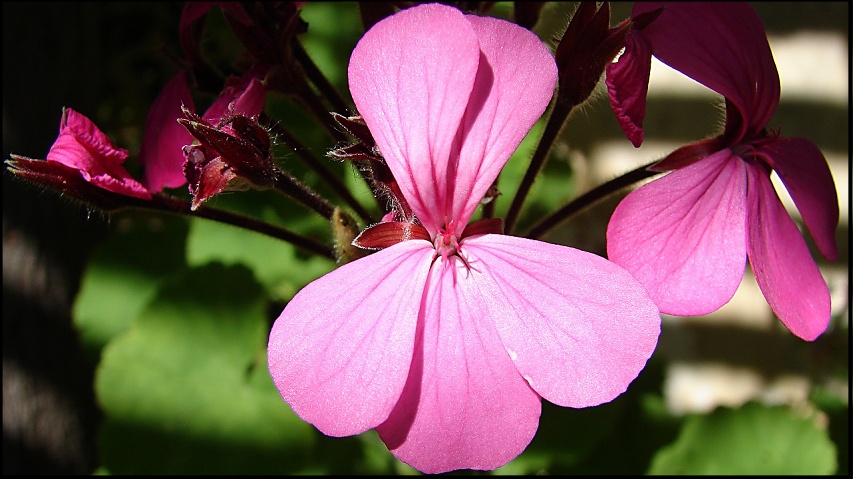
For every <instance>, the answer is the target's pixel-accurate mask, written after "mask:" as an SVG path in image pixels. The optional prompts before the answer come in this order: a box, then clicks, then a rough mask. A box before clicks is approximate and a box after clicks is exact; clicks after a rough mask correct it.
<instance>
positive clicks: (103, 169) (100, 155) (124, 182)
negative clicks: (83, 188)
mask: <svg viewBox="0 0 853 479" xmlns="http://www.w3.org/2000/svg"><path fill="white" fill-rule="evenodd" d="M127 156H128V152H127V150H125V149H124V148H117V147H116V146H115V145H113V142H112V141H110V139H109V137H107V135H106V134H104V132H102V131H101V130H100V129H99V128H98V127H97V125H95V124H94V123H92V120H90V119H89V118H87V117H86V116H84V115H82V114H80V113H78V112H76V111H74V110H72V109H71V108H66V109H64V110H63V112H62V120H61V121H60V124H59V137H58V138H57V139H56V141H55V142H54V143H53V145H52V146H51V147H50V151H49V152H48V153H47V157H46V160H47V161H48V162H56V163H61V164H63V165H65V166H69V167H71V168H74V169H77V170H79V171H80V175H82V176H83V178H84V179H85V180H86V181H87V182H89V183H91V184H93V185H95V186H99V187H101V188H103V189H105V190H108V191H112V192H113V193H119V194H122V195H128V196H133V197H136V198H142V199H146V200H147V199H150V198H151V194H150V193H149V192H148V190H147V189H145V187H144V186H142V185H141V184H140V183H139V182H138V181H136V180H135V179H133V177H131V176H130V173H128V172H127V170H126V169H125V168H124V166H122V163H124V161H125V160H126V159H127Z"/></svg>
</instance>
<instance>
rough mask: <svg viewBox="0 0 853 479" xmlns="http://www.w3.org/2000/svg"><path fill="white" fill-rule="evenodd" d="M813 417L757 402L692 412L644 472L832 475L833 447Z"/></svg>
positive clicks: (825, 431)
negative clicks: (708, 411)
mask: <svg viewBox="0 0 853 479" xmlns="http://www.w3.org/2000/svg"><path fill="white" fill-rule="evenodd" d="M817 419H818V416H816V415H814V414H812V415H810V416H808V417H806V416H804V415H803V414H801V413H798V412H796V411H794V410H792V409H791V408H789V407H784V406H774V407H769V406H764V405H761V404H758V403H747V404H746V405H744V406H742V407H741V408H740V409H728V408H719V409H717V410H715V411H714V412H713V413H711V414H708V415H696V416H691V417H690V418H688V419H687V420H686V421H685V423H684V426H683V428H682V430H681V433H680V435H679V437H678V439H677V440H676V441H675V442H674V443H673V444H671V445H670V446H667V447H665V448H663V449H661V450H660V451H659V452H658V454H657V456H656V457H655V458H654V461H653V462H652V465H651V467H650V469H649V474H679V475H681V474H719V475H723V474H725V475H729V474H731V475H734V474H738V475H751V474H762V475H764V474H766V475H776V474H779V475H783V474H784V475H789V474H810V475H811V474H833V473H834V472H835V469H836V451H835V446H834V445H833V444H832V442H831V441H830V439H829V437H828V433H827V429H826V427H824V426H822V425H821V424H820V423H819V422H818V420H817Z"/></svg>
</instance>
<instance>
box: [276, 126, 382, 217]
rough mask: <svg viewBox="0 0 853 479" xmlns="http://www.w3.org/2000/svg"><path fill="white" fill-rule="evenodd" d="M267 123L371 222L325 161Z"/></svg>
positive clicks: (286, 133)
mask: <svg viewBox="0 0 853 479" xmlns="http://www.w3.org/2000/svg"><path fill="white" fill-rule="evenodd" d="M269 123H270V124H272V127H271V130H272V132H273V133H274V134H275V135H276V136H277V137H279V138H281V140H282V141H284V143H285V144H287V145H288V146H290V147H291V148H292V149H293V151H295V152H296V154H297V155H299V156H300V157H301V158H302V160H303V161H305V163H306V164H307V165H308V166H309V167H311V168H312V169H313V170H314V171H316V172H317V174H318V175H320V178H322V179H323V181H325V182H326V183H327V184H328V185H329V186H330V187H331V188H332V189H333V190H334V191H335V193H336V194H337V195H338V197H340V198H341V199H342V200H344V202H345V203H346V204H348V205H349V206H350V207H351V208H352V209H353V211H355V212H356V214H358V216H359V217H361V219H362V220H364V221H365V223H368V224H369V223H372V222H373V220H372V218H371V216H370V212H368V211H367V210H366V209H365V208H364V207H363V206H361V204H360V203H359V202H358V201H357V200H356V199H355V197H354V196H353V195H352V193H351V192H350V190H349V189H348V188H347V187H346V186H345V185H344V183H343V182H342V181H341V179H340V178H338V176H337V175H336V174H335V173H334V172H332V170H330V169H329V167H328V166H326V164H325V163H323V162H322V161H320V160H319V159H318V158H317V157H316V156H314V155H313V154H311V152H310V151H309V150H308V148H306V147H305V146H303V145H302V143H301V142H300V141H299V140H297V139H296V137H294V136H293V135H291V134H290V132H289V131H287V130H285V129H284V128H282V127H281V126H280V125H279V124H278V123H275V122H269Z"/></svg>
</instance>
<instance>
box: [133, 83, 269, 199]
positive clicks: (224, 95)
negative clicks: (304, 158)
mask: <svg viewBox="0 0 853 479" xmlns="http://www.w3.org/2000/svg"><path fill="white" fill-rule="evenodd" d="M256 73H260V72H249V73H248V74H246V75H244V76H243V77H235V76H231V77H229V78H228V79H227V80H226V82H225V86H224V88H223V89H222V92H221V93H220V94H219V97H217V99H216V100H215V101H214V102H213V103H212V104H211V105H210V107H208V109H207V110H206V111H205V114H204V115H203V118H204V119H205V120H207V121H208V122H210V123H213V124H216V123H218V122H219V121H220V120H223V119H227V117H228V116H229V115H231V114H241V115H244V116H246V117H257V115H259V114H260V113H261V111H263V107H264V100H265V99H266V87H265V86H264V84H263V82H262V81H261V80H259V79H258V78H257V77H256V76H255V74H256ZM188 81H189V80H188V78H187V73H186V72H183V71H182V72H180V73H178V74H177V75H175V76H174V77H173V78H172V79H171V80H170V81H169V82H168V83H167V84H166V86H165V87H163V90H162V91H161V92H160V95H158V96H157V99H156V100H154V104H153V105H152V106H151V110H150V111H149V112H148V118H147V120H146V123H145V135H144V137H143V140H142V147H141V148H140V151H139V161H140V163H142V164H143V165H144V166H145V177H144V179H143V181H144V183H145V186H146V187H147V188H148V189H149V190H150V191H151V192H155V193H156V192H160V191H162V190H163V188H177V187H179V186H182V185H184V184H186V183H187V179H186V177H185V176H184V162H185V160H186V158H185V156H184V146H186V145H190V144H192V142H193V140H194V139H193V136H192V135H191V134H190V132H189V131H187V129H186V128H185V127H184V126H183V125H181V124H180V123H178V119H180V118H184V113H183V109H184V108H186V109H187V110H189V111H191V112H194V111H195V105H194V103H193V99H192V94H191V93H190V88H189V83H188Z"/></svg>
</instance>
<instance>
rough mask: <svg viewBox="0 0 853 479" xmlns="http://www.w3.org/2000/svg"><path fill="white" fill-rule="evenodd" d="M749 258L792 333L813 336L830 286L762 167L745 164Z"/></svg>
mask: <svg viewBox="0 0 853 479" xmlns="http://www.w3.org/2000/svg"><path fill="white" fill-rule="evenodd" d="M748 177H749V199H748V202H749V220H748V222H749V262H750V264H751V265H752V270H753V272H754V273H755V281H756V282H757V283H758V287H759V288H761V292H762V293H764V298H765V299H767V303H768V304H770V308H772V309H773V312H774V313H776V316H778V317H779V319H780V320H781V321H782V323H783V324H784V325H785V326H786V327H787V328H788V329H789V330H790V331H791V332H792V333H794V334H795V335H796V336H798V337H800V338H802V339H805V340H806V341H814V340H815V339H816V338H817V337H818V336H820V335H821V334H822V333H823V332H824V331H826V328H827V326H828V325H829V320H830V318H831V313H830V299H829V288H827V286H826V281H825V280H824V279H823V276H821V274H820V270H819V269H818V267H817V264H815V262H814V259H812V256H811V253H810V252H809V248H808V246H807V245H806V241H805V240H804V239H803V236H802V234H801V233H800V230H799V229H798V228H797V225H796V224H794V221H793V220H792V219H791V217H790V216H789V215H788V212H787V211H785V207H784V206H783V205H782V202H781V201H780V200H779V197H778V196H777V195H776V190H775V189H774V188H773V184H772V183H771V182H770V177H769V176H768V175H767V173H765V172H764V171H762V170H760V169H758V168H755V167H749V168H748Z"/></svg>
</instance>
